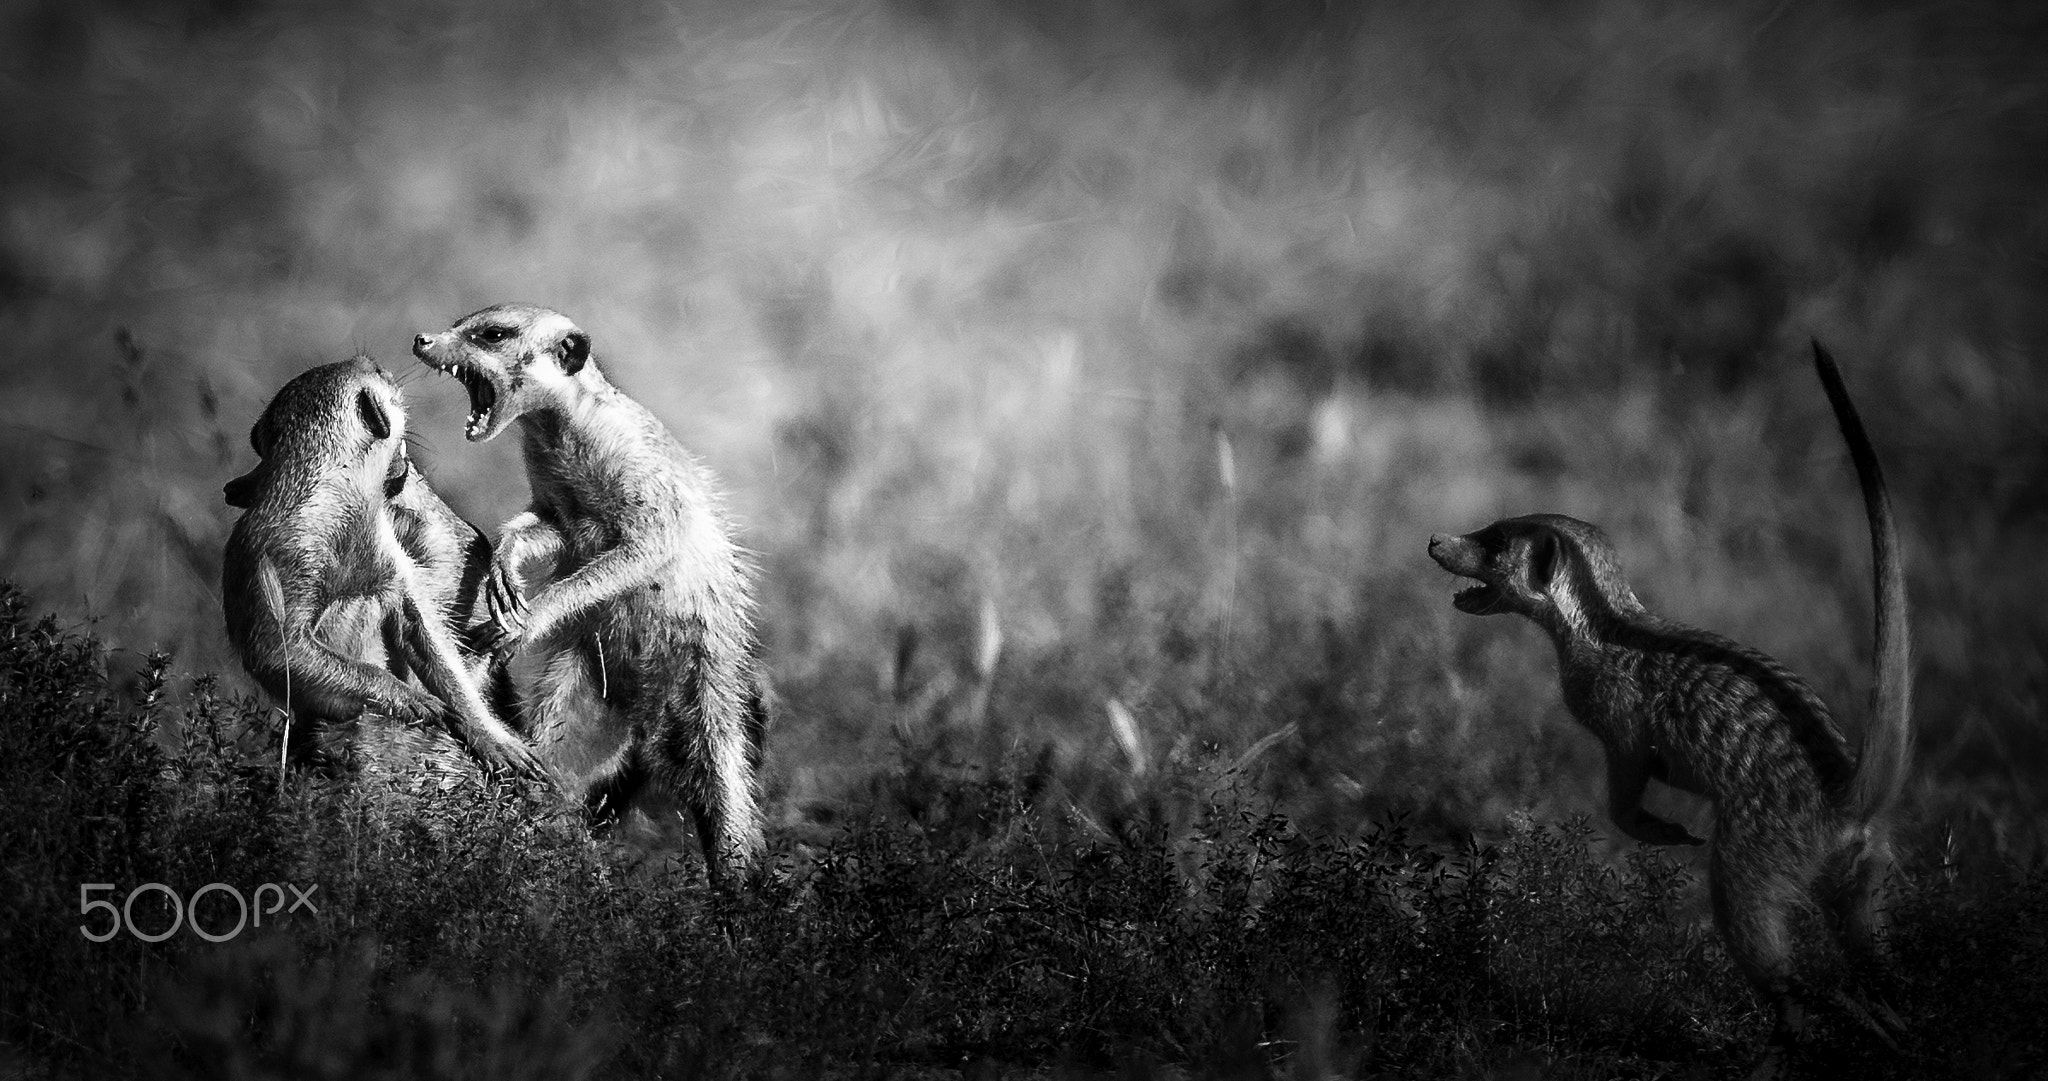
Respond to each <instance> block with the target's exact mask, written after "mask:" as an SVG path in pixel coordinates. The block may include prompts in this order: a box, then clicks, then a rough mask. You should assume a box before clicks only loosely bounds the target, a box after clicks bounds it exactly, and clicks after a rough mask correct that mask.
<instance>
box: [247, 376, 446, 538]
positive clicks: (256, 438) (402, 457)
mask: <svg viewBox="0 0 2048 1081" xmlns="http://www.w3.org/2000/svg"><path fill="white" fill-rule="evenodd" d="M249 446H250V448H251V449H253V450H254V451H255V452H256V457H257V459H258V461H257V463H256V468H254V469H251V470H250V471H249V472H247V473H244V474H242V475H241V476H239V477H236V478H235V479H233V480H231V481H229V482H227V484H226V485H224V486H223V487H222V489H221V493H222V495H224V496H225V497H226V498H227V503H228V506H231V507H241V508H243V509H245V510H246V509H247V508H249V507H253V506H255V505H256V501H257V500H258V499H260V498H261V497H262V495H263V493H264V491H265V490H267V489H268V488H269V486H270V484H271V478H272V477H273V476H275V475H276V474H277V472H278V471H279V470H280V469H281V468H286V466H285V465H284V463H293V465H292V467H291V468H295V469H301V470H310V471H314V472H325V471H331V470H335V469H342V470H359V471H360V472H359V474H358V475H359V476H361V477H362V478H363V480H364V484H365V486H366V487H367V486H369V485H371V484H375V485H377V486H379V487H381V489H382V491H383V493H384V496H385V497H386V498H390V497H392V496H395V495H397V494H398V493H399V492H401V491H403V490H404V488H405V484H406V479H407V478H408V477H409V476H411V470H412V459H411V457H410V455H408V454H407V452H406V447H405V400H404V398H403V396H401V395H400V393H399V390H398V382H397V380H395V379H393V378H392V377H391V373H390V372H387V371H385V370H384V369H382V368H380V367H378V366H377V362H376V361H374V360H371V359H370V358H369V357H366V356H358V357H354V358H351V359H349V360H344V361H341V362H340V363H337V364H322V365H320V366H319V367H317V368H309V369H307V370H306V371H303V372H300V373H299V374H298V375H296V376H294V377H293V378H292V380H291V381H290V382H288V383H286V384H285V385H284V386H283V387H281V388H279V389H278V392H277V394H276V396H275V397H273V398H271V399H270V404H269V405H267V406H264V408H263V415H262V416H260V417H257V418H256V423H255V424H254V425H252V426H251V427H250V428H249Z"/></svg>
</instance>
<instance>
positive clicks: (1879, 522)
mask: <svg viewBox="0 0 2048 1081" xmlns="http://www.w3.org/2000/svg"><path fill="white" fill-rule="evenodd" d="M1813 367H1814V370H1815V371H1817V372H1818V373H1819V374H1820V385H1821V388H1822V389H1823V390H1825V391H1827V395H1828V404H1830V405H1832V406H1833V407H1834V410H1835V422H1836V423H1837V424H1838V425H1840V426H1841V429H1842V440H1843V441H1844V442H1846V443H1847V444H1848V445H1849V458H1850V460H1851V461H1853V462H1854V463H1855V464H1856V479H1857V480H1858V481H1859V482H1861V484H1862V485H1863V510H1864V513H1865V514H1866V515H1867V516H1868V517H1869V519H1870V555H1871V580H1872V585H1873V589H1874V592H1875V594H1876V600H1877V620H1876V623H1877V630H1876V643H1875V645H1873V647H1872V649H1871V654H1872V656H1871V662H1872V665H1873V667H1874V669H1875V672H1874V678H1873V681H1872V683H1871V688H1870V718H1869V720H1868V721H1867V722H1866V723H1865V724H1864V727H1863V746H1862V750H1861V751H1860V753H1859V754H1858V757H1857V761H1856V776H1855V779H1854V780H1852V781H1851V782H1850V787H1849V798H1850V802H1851V805H1852V806H1853V807H1854V808H1855V810H1856V813H1857V815H1858V817H1860V818H1861V819H1863V820H1864V821H1869V820H1870V819H1873V818H1876V817H1878V816H1880V815H1882V814H1884V813H1885V812H1886V811H1888V810H1890V809H1891V806H1892V804H1893V803H1895V802H1897V800H1898V798H1899V792H1900V790H1901V789H1902V788H1904V787H1905V783H1906V770H1907V768H1908V767H1910V766H1911V764H1912V757H1913V727H1912V717H1913V680H1912V660H1913V656H1912V655H1913V649H1912V643H1911V641H1910V637H1909V634H1908V631H1907V626H1906V574H1905V569H1904V566H1903V564H1902V558H1901V555H1900V552H1899V528H1898V524H1897V523H1896V522H1894V521H1893V520H1892V499H1891V494H1890V493H1889V492H1887V491H1886V490H1885V485H1884V471H1883V470H1882V469H1880V468H1879V467H1878V464H1877V452H1876V451H1875V450H1873V449H1871V446H1870V437H1869V436H1868V435H1866V434H1865V433H1864V431H1863V420H1862V418H1861V417H1859V416H1857V414H1856V406H1855V404H1854V403H1852V402H1851V401H1850V400H1849V390H1848V388H1847V387H1845V386H1843V385H1842V372H1841V369H1839V368H1837V367H1835V358H1833V357H1831V356H1829V355H1828V351H1827V349H1825V348H1824V347H1822V345H1821V344H1820V342H1819V341H1815V342H1814V343H1813Z"/></svg>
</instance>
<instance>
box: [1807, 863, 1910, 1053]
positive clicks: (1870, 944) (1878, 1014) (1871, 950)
mask: <svg viewBox="0 0 2048 1081" xmlns="http://www.w3.org/2000/svg"><path fill="white" fill-rule="evenodd" d="M1892 866H1893V861H1892V853H1891V846H1890V845H1889V844H1887V843H1886V842H1885V839H1884V838H1883V837H1881V836H1871V837H1865V838H1861V839H1858V840H1857V841H1855V842H1853V843H1852V844H1850V845H1848V846H1846V847H1844V848H1843V849H1842V850H1841V851H1840V852H1837V853H1836V854H1835V856H1834V857H1833V858H1832V859H1831V860H1829V863H1828V868H1827V871H1826V873H1825V874H1824V875H1823V876H1822V879H1821V883H1820V887H1821V888H1820V889H1819V890H1818V891H1817V894H1816V896H1817V899H1818V900H1819V901H1820V902H1821V909H1822V911H1823V912H1824V913H1825V914H1826V916H1827V921H1828V929H1829V930H1830V931H1832V932H1833V934H1834V937H1835V940H1836V941H1837V942H1838V943H1840V944H1841V947H1842V954H1843V956H1844V957H1846V958H1847V959H1848V962H1849V972H1850V977H1851V981H1852V983H1853V984H1854V990H1855V991H1856V992H1857V993H1858V994H1859V995H1861V996H1864V997H1863V999H1862V1000H1858V999H1852V998H1849V997H1847V996H1843V995H1840V994H1839V993H1838V994H1837V1004H1838V1005H1840V1006H1841V1007H1842V1010H1843V1012H1844V1013H1846V1014H1848V1015H1849V1017H1850V1018H1851V1019H1852V1020H1854V1021H1856V1022H1857V1023H1858V1024H1860V1025H1862V1026H1863V1027H1864V1028H1866V1029H1868V1030H1869V1031H1870V1032H1871V1033H1872V1034H1873V1035H1875V1036H1876V1037H1877V1038H1878V1039H1879V1040H1881V1041H1883V1042H1884V1043H1885V1044H1887V1045H1889V1046H1892V1047H1894V1048H1896V1046H1897V1039H1898V1037H1900V1036H1903V1035H1904V1034H1905V1023H1904V1022H1903V1021H1901V1020H1900V1019H1899V1015H1898V1014H1897V1013H1895V1012H1893V1011H1892V1009H1891V1008H1890V1007H1888V1006H1886V1005H1885V1004H1884V1000H1885V999H1887V998H1891V997H1893V996H1894V993H1895V992H1896V991H1897V990H1898V986H1897V985H1898V977H1897V974H1896V972H1895V971H1894V969H1893V966H1892V960H1891V951H1890V948H1889V945H1888V943H1887V942H1886V939H1885V920H1884V905H1883V900H1884V887H1885V880H1886V879H1887V878H1889V877H1890V875H1891V872H1892ZM1873 995H1874V996H1875V998H1871V997H1870V996H1873Z"/></svg>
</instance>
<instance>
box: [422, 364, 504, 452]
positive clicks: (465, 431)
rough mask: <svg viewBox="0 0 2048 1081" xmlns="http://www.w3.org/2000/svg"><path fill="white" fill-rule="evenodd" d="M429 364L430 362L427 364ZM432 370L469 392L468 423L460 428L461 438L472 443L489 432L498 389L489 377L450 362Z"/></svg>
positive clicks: (435, 365)
mask: <svg viewBox="0 0 2048 1081" xmlns="http://www.w3.org/2000/svg"><path fill="white" fill-rule="evenodd" d="M429 363H431V362H429ZM433 369H434V370H435V371H437V372H440V373H441V374H442V375H452V376H454V377H455V378H456V379H458V380H460V381H461V382H462V386H463V389H464V390H467V391H468V392H469V423H467V424H465V425H463V426H462V435H463V438H465V439H468V440H470V441H471V442H474V441H476V440H478V439H481V438H482V437H483V434H484V433H485V432H487V431H489V430H490V427H491V411H492V410H494V409H496V408H497V406H498V388H497V386H496V384H494V383H492V382H491V379H490V377H489V376H487V375H485V374H484V373H483V372H482V371H480V370H478V369H477V368H474V367H472V366H470V365H467V364H461V363H458V362H455V361H450V362H448V363H447V364H434V365H433Z"/></svg>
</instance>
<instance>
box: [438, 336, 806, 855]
mask: <svg viewBox="0 0 2048 1081" xmlns="http://www.w3.org/2000/svg"><path fill="white" fill-rule="evenodd" d="M413 354H414V355H415V356H417V357H419V358H420V360H421V361H423V362H425V363H426V364H427V365H428V366H429V367H432V368H433V369H435V370H436V371H439V372H441V373H443V374H445V375H452V376H455V377H457V378H459V379H460V380H461V382H462V384H463V385H464V387H466V388H467V390H468V392H469V399H470V414H469V420H468V423H467V425H466V426H465V428H464V430H463V434H464V435H465V436H466V437H467V438H468V439H469V440H470V441H472V442H482V441H485V440H489V439H491V438H493V437H495V436H497V435H498V433H500V432H502V431H504V430H505V428H506V427H507V426H509V425H510V424H512V422H513V421H515V420H516V421H518V422H519V426H520V430H521V435H522V437H523V442H524V451H525V460H526V472H527V478H528V480H529V482H530V484H531V487H532V490H533V498H532V503H531V505H530V506H529V507H528V509H527V510H526V511H525V512H523V513H521V514H519V515H517V516H515V517H514V518H512V519H511V520H510V521H509V522H507V523H506V524H505V527H504V528H503V529H502V530H501V531H500V532H499V535H498V548H497V552H496V556H495V558H494V561H493V565H492V570H491V579H490V588H489V591H488V595H487V599H488V602H489V604H490V605H491V610H492V613H493V617H494V619H495V620H496V624H497V629H498V634H497V636H496V641H495V642H494V645H496V646H497V647H499V648H507V647H510V646H512V645H513V644H515V643H521V642H523V643H524V648H525V649H526V650H528V651H529V653H530V655H531V656H532V657H534V658H535V659H536V660H537V661H538V667H539V672H540V674H539V676H538V685H537V687H536V691H535V693H534V694H533V695H532V696H531V701H530V703H529V714H528V718H529V723H530V728H531V731H532V733H533V735H534V738H535V739H536V740H537V741H538V743H539V744H540V745H541V747H542V748H543V749H544V750H545V751H546V752H547V753H548V754H549V755H550V757H551V759H552V760H553V761H554V762H555V763H556V765H557V766H558V767H560V768H562V769H563V770H564V771H565V773H567V774H569V775H571V776H572V777H573V778H574V779H575V780H576V781H577V782H578V783H580V784H581V785H582V788H583V792H584V800H585V805H586V808H587V809H588V810H589V812H590V814H591V816H592V819H593V822H594V823H595V824H596V825H598V826H600V827H602V826H604V825H605V824H607V823H609V822H610V821H612V820H613V819H614V818H615V817H616V816H623V815H624V814H625V813H626V812H627V811H628V810H630V809H631V808H632V807H634V806H635V805H636V804H642V805H643V809H644V806H645V797H646V796H647V795H648V792H647V791H646V790H647V789H648V788H649V785H650V782H651V784H652V788H653V789H654V790H655V792H656V794H659V795H664V796H666V797H668V798H671V799H675V800H679V801H680V802H681V803H682V804H683V805H684V806H685V807H687V808H688V810H689V812H690V815H691V818H692V819H693V821H694V824H695V826H696V830H697V836H698V840H699V842H700V843H701V844H702V846H703V849H704V855H705V860H706V863H707V865H708V866H709V868H710V872H711V876H712V878H713V880H714V881H729V880H731V879H732V877H733V876H734V875H738V874H744V873H746V872H747V871H748V870H749V869H750V868H752V867H753V866H755V863H756V860H757V859H758V856H759V854H760V852H761V849H762V845H763V841H762V824H761V814H760V810H759V806H758V798H757V795H756V792H755V785H756V774H757V773H758V771H759V769H760V765H761V756H762V745H763V740H764V737H765V734H766V727H767V712H766V709H765V708H764V706H763V702H762V690H761V678H760V671H759V667H758V662H757V659H756V650H757V646H756V640H755V635H754V629H753V610H754V602H753V597H752V586H751V582H750V568H749V566H748V565H747V562H746V561H745V559H744V557H743V553H742V552H741V550H740V548H739V547H738V546H737V545H736V544H735V543H734V541H733V539H732V530H731V526H730V525H729V523H728V522H727V520H726V516H725V512H724V510H723V507H722V505H721V502H720V497H719V495H718V493H717V491H716V489H715V487H714V484H713V480H712V477H711V474H710V472H709V470H707V469H706V468H705V467H704V466H703V465H702V464H700V463H699V462H698V461H697V460H696V458H695V457H693V456H692V455H691V454H690V453H689V452H688V451H686V450H684V449H683V447H682V446H681V445H680V444H679V443H677V442H676V440H675V438H674V437H673V436H671V435H670V434H669V431H668V429H667V428H665V427H664V426H663V425H662V423H661V422H660V421H659V420H658V419H656V418H655V416H654V414H652V413H650V412H648V410H647V409H646V408H645V407H643V406H642V405H640V404H639V403H638V402H636V401H634V400H633V399H632V398H630V397H627V396H626V395H625V394H624V393H623V392H621V391H620V390H619V389H618V388H616V387H614V386H613V385H612V383H611V382H610V380H608V379H606V378H605V376H604V373H603V372H601V371H599V370H598V367H597V363H596V358H595V357H594V355H593V354H592V352H591V342H590V336H589V335H588V334H586V333H584V332H583V331H582V330H581V329H579V328H578V327H577V326H576V324H575V323H573V322H571V321H570V320H569V319H568V317H567V316H564V315H562V314H561V313H559V312H555V311H551V310H549V309H547V308H541V307H535V306H532V305H526V304H501V305H498V306H495V307H490V308H485V309H483V310H482V311H479V312H476V313H474V314H471V315H468V316H464V317H463V318H462V319H460V320H458V321H457V322H456V323H455V325H454V326H452V327H450V328H449V329H448V330H445V331H442V332H440V333H435V334H420V335H418V336H417V337H416V338H415V339H414V340H413ZM531 561H546V562H552V563H553V565H554V566H553V573H552V576H551V578H550V580H549V581H547V582H546V583H544V584H543V585H542V586H541V587H540V588H539V590H538V591H537V592H536V593H535V594H534V596H533V597H532V598H531V599H528V598H527V597H526V595H525V581H524V568H525V567H526V565H527V564H528V563H529V562H531ZM593 706H594V707H595V708H594V709H593V708H591V707H593ZM586 711H587V712H589V713H590V716H589V718H588V719H581V718H579V716H578V714H579V712H586Z"/></svg>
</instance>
